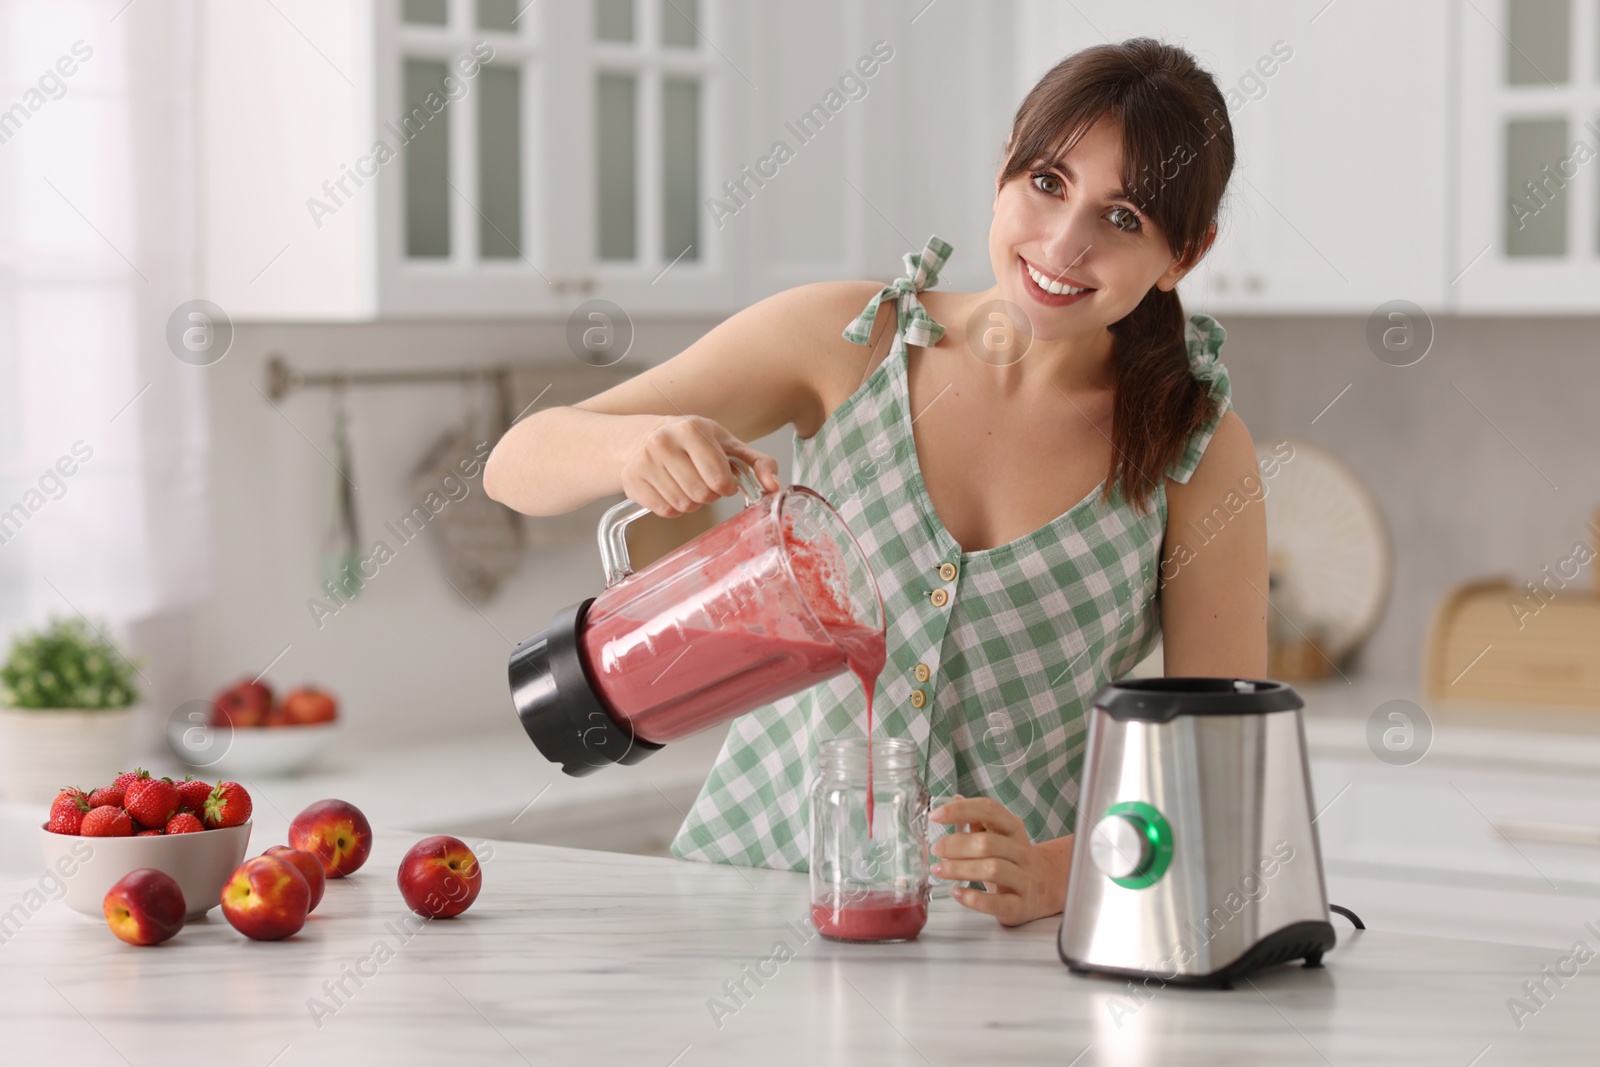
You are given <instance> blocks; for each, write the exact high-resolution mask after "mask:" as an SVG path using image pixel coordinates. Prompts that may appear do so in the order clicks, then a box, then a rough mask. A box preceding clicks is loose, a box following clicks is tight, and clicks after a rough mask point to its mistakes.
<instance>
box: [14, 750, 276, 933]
mask: <svg viewBox="0 0 1600 1067" xmlns="http://www.w3.org/2000/svg"><path fill="white" fill-rule="evenodd" d="M250 806H251V805H250V794H249V793H248V792H247V791H246V790H245V788H244V786H242V785H240V784H239V783H238V782H225V781H218V782H215V783H212V782H204V781H200V780H198V779H194V778H185V779H184V780H183V781H181V782H175V781H173V780H172V779H170V778H155V777H152V776H151V775H150V774H149V773H148V772H147V771H143V770H134V771H125V772H123V773H122V774H119V775H117V777H116V780H115V781H113V782H112V783H111V784H110V785H105V786H101V787H99V788H97V789H92V790H90V791H88V792H84V791H83V790H81V789H77V788H67V789H63V790H61V792H60V793H58V794H57V795H56V799H55V801H54V803H52V804H51V805H50V819H49V821H48V822H46V823H45V824H44V825H43V826H42V827H40V837H41V839H42V842H43V847H44V862H45V866H46V867H48V868H49V869H50V870H51V871H53V872H54V873H55V874H56V876H57V877H58V878H60V880H61V881H62V882H63V883H64V884H65V885H66V887H67V893H66V901H67V906H68V907H69V908H71V909H72V910H73V911H76V912H80V913H81V914H84V915H87V916H89V917H90V918H93V919H100V920H102V921H103V915H104V913H103V903H104V900H105V895H106V892H107V891H108V890H109V889H110V888H111V887H112V886H114V885H116V884H117V882H119V881H121V880H122V878H123V876H124V875H127V874H128V873H130V872H132V871H136V870H139V869H140V868H145V867H149V868H154V869H155V870H158V871H161V872H163V873H165V874H167V875H170V876H171V877H172V879H173V881H175V882H177V883H178V887H179V888H180V889H182V890H183V899H184V901H185V902H186V903H187V905H188V908H189V913H188V918H190V919H198V918H200V917H202V916H203V915H205V913H206V912H207V911H209V910H211V909H212V908H214V907H216V906H217V905H218V904H219V903H220V902H221V899H222V886H223V884H224V883H225V882H226V881H227V880H228V876H229V875H230V874H232V873H233V870H234V868H235V867H237V866H239V861H240V860H242V859H243V858H244V853H245V849H246V848H247V847H248V845H249V843H250Z"/></svg>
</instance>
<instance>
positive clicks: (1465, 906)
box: [1306, 695, 1600, 947]
mask: <svg viewBox="0 0 1600 1067" xmlns="http://www.w3.org/2000/svg"><path fill="white" fill-rule="evenodd" d="M1307 699H1308V704H1309V705H1311V706H1315V703H1316V702H1318V698H1317V697H1315V696H1310V695H1308V697H1307ZM1367 706H1370V707H1375V706H1377V701H1376V700H1374V701H1369V702H1368V705H1367ZM1517 714H1518V713H1517V712H1515V711H1508V712H1507V714H1506V717H1505V718H1506V721H1505V724H1504V725H1503V726H1500V727H1497V728H1494V729H1483V728H1479V727H1475V726H1468V725H1463V724H1460V723H1455V722H1451V721H1449V720H1447V719H1442V718H1440V717H1439V716H1438V715H1436V716H1435V722H1434V726H1433V729H1434V736H1433V747H1432V749H1431V750H1430V751H1428V753H1427V754H1426V755H1425V756H1424V757H1423V758H1422V759H1421V760H1419V761H1417V762H1415V763H1413V764H1410V765H1408V766H1391V765H1389V764H1386V763H1384V762H1383V761H1381V760H1379V759H1378V758H1377V757H1376V756H1374V755H1373V753H1372V751H1371V750H1370V749H1369V748H1368V747H1367V744H1366V739H1365V735H1364V728H1365V722H1364V721H1363V720H1361V719H1360V718H1354V717H1351V718H1347V717H1338V718H1331V717H1330V718H1324V717H1311V718H1309V719H1308V720H1307V724H1306V734H1307V746H1308V749H1309V752H1310V758H1311V765H1312V791H1313V794H1314V796H1315V803H1316V804H1317V807H1318V809H1319V811H1320V812H1321V815H1320V817H1319V818H1318V820H1317V833H1318V838H1319V840H1320V843H1321V846H1322V859H1323V866H1324V869H1325V872H1326V874H1327V883H1328V897H1329V900H1330V901H1331V902H1332V903H1335V904H1342V905H1345V906H1346V907H1350V908H1353V909H1354V910H1355V911H1356V912H1357V913H1358V914H1360V915H1361V917H1362V918H1363V919H1364V920H1365V921H1366V922H1367V923H1368V924H1369V925H1371V926H1372V927H1374V928H1375V929H1388V930H1399V931H1404V932H1408V933H1422V934H1432V935H1439V936H1454V937H1467V938H1474V939H1479V940H1487V941H1502V942H1507V943H1512V944H1537V945H1545V946H1549V947H1567V946H1570V945H1571V943H1572V942H1573V941H1574V940H1575V939H1577V938H1579V937H1581V936H1582V926H1583V923H1584V922H1585V921H1587V920H1590V919H1593V918H1594V917H1595V916H1596V915H1597V914H1600V739H1597V738H1595V737H1593V736H1583V735H1569V734H1562V733H1550V732H1542V731H1540V730H1537V729H1528V730H1519V729H1518V728H1517V727H1516V725H1515V720H1516V717H1517Z"/></svg>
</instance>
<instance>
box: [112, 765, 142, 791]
mask: <svg viewBox="0 0 1600 1067" xmlns="http://www.w3.org/2000/svg"><path fill="white" fill-rule="evenodd" d="M148 777H150V772H149V771H147V770H145V769H144V768H143V767H140V768H137V769H136V770H131V771H123V772H122V773H121V774H119V775H117V780H116V781H115V782H112V783H111V786H112V788H114V789H120V790H122V791H123V792H124V793H126V792H127V791H128V787H129V786H130V785H132V784H133V783H134V782H137V781H138V780H139V779H141V778H148Z"/></svg>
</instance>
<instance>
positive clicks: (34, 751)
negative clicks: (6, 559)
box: [0, 617, 139, 804]
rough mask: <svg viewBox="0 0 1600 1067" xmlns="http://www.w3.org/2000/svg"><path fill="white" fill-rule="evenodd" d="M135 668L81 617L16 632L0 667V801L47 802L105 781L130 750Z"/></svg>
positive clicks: (119, 765)
mask: <svg viewBox="0 0 1600 1067" xmlns="http://www.w3.org/2000/svg"><path fill="white" fill-rule="evenodd" d="M134 672H135V667H134V664H133V663H132V662H130V661H129V660H128V659H127V658H126V657H124V656H123V655H122V653H121V652H118V651H117V649H116V647H115V646H113V645H112V644H111V642H110V641H107V640H106V639H105V638H104V637H102V636H101V635H100V634H99V633H98V632H97V631H95V630H93V629H91V628H90V626H89V625H88V624H87V623H86V622H84V621H83V620H81V619H58V618H54V617H52V618H51V620H50V622H49V624H48V625H46V626H45V627H44V628H43V629H40V630H35V631H29V632H24V633H22V634H20V635H18V636H17V637H16V638H15V639H14V640H13V641H12V643H11V649H10V651H9V653H8V654H7V656H6V660H5V663H4V664H3V665H0V726H3V728H4V741H5V750H4V751H5V762H6V775H5V782H4V788H5V793H6V796H7V799H9V800H14V801H21V802H23V803H35V804H37V803H49V801H50V800H51V799H52V798H53V797H54V796H55V795H56V793H57V792H59V791H60V790H61V789H62V787H64V786H69V785H71V786H78V787H80V788H84V789H88V788H92V787H94V786H97V785H103V784H105V783H106V782H109V781H110V780H111V779H112V778H113V777H114V776H115V775H116V774H117V773H118V772H119V771H121V770H123V769H125V768H124V767H123V764H124V763H125V762H126V761H127V759H128V756H129V755H130V749H131V743H132V738H133V714H134V705H135V704H137V702H138V700H139V691H138V689H137V688H136V687H135V686H134V683H133V675H134Z"/></svg>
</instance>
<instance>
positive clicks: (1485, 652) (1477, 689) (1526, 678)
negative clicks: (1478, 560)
mask: <svg viewBox="0 0 1600 1067" xmlns="http://www.w3.org/2000/svg"><path fill="white" fill-rule="evenodd" d="M1594 527H1595V529H1596V530H1597V531H1600V513H1597V514H1596V516H1595V522H1594ZM1594 555H1596V556H1600V544H1597V545H1596V546H1595V551H1594ZM1579 558H1581V557H1579ZM1574 562H1577V561H1576V560H1575V561H1574ZM1572 569H1573V568H1572V566H1571V565H1569V566H1568V567H1567V568H1566V570H1567V571H1571V570H1572ZM1556 570H1557V568H1554V567H1552V568H1547V570H1546V572H1545V573H1542V574H1541V575H1540V578H1539V579H1538V580H1539V581H1543V582H1544V583H1545V584H1544V585H1543V586H1542V587H1539V588H1537V589H1536V590H1535V591H1530V590H1529V589H1528V588H1527V586H1526V584H1525V583H1523V584H1517V583H1513V582H1512V581H1511V580H1510V579H1508V578H1494V579H1489V580H1485V581H1478V582H1472V583H1469V584H1467V585H1464V586H1462V587H1460V588H1458V589H1455V590H1453V591H1452V592H1451V593H1450V594H1449V595H1448V596H1447V597H1445V599H1444V602H1443V603H1442V604H1441V605H1440V606H1439V608H1438V610H1437V611H1436V612H1435V613H1434V618H1433V624H1432V627H1431V629H1430V633H1429V636H1428V648H1427V659H1426V663H1425V664H1424V667H1423V688H1424V690H1425V692H1426V693H1427V696H1428V697H1429V699H1431V700H1436V701H1449V700H1470V701H1492V702H1495V703H1503V704H1556V705H1572V706H1581V707H1600V558H1593V556H1592V557H1591V558H1590V560H1589V561H1588V562H1587V563H1581V564H1580V565H1579V566H1578V570H1577V574H1576V576H1575V577H1574V578H1573V579H1570V580H1567V581H1566V584H1565V586H1561V585H1559V584H1558V582H1557V581H1556V580H1555V579H1554V578H1551V577H1550V575H1551V573H1552V572H1555V571H1556ZM1556 577H1557V578H1559V577H1560V575H1559V574H1557V575H1556Z"/></svg>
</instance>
